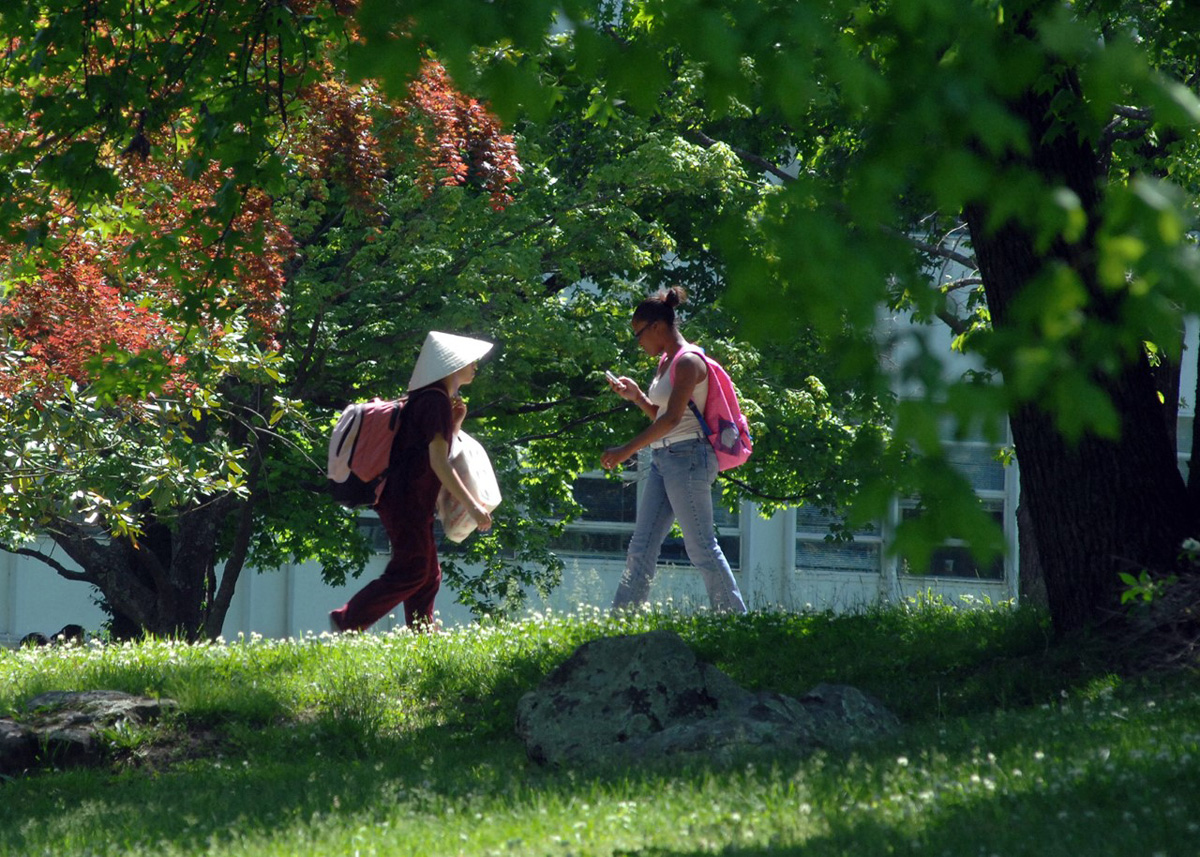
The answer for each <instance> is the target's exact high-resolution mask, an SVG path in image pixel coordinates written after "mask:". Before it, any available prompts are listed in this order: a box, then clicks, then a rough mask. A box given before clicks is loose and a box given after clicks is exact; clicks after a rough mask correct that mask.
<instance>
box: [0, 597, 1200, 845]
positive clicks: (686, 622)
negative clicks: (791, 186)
mask: <svg viewBox="0 0 1200 857" xmlns="http://www.w3.org/2000/svg"><path fill="white" fill-rule="evenodd" d="M663 627H666V628H672V629H674V630H676V631H678V632H679V633H680V634H681V635H682V636H683V637H684V639H685V640H687V641H688V643H689V644H691V645H692V646H693V648H695V649H696V651H697V652H698V653H699V654H700V656H701V657H703V658H704V659H706V660H709V661H711V662H713V663H715V664H717V665H718V666H719V667H721V668H722V669H723V670H725V671H726V672H727V673H729V674H730V675H731V676H733V677H734V678H735V679H736V680H737V681H739V682H740V683H742V684H743V685H745V686H747V687H750V688H752V689H772V690H778V691H781V692H783V693H787V694H791V695H799V694H801V693H803V692H804V691H805V690H807V689H808V688H810V687H812V686H813V685H814V684H816V683H818V682H821V681H834V682H840V683H847V684H853V685H855V686H857V687H859V688H861V689H863V690H866V691H868V692H870V693H872V694H874V695H875V696H877V697H879V698H880V699H882V700H883V701H884V702H885V703H886V704H887V705H888V706H889V707H890V708H892V710H893V711H895V712H896V713H897V714H898V715H899V716H900V717H901V719H902V720H903V721H904V722H905V728H904V730H903V732H902V734H901V735H899V736H898V737H896V738H894V739H890V740H888V741H887V742H885V743H880V744H875V745H871V746H869V747H862V748H859V749H858V750H856V751H854V752H846V753H818V754H816V755H811V756H807V757H802V756H796V757H794V758H786V757H777V758H772V759H767V760H764V759H761V758H758V759H749V758H747V759H745V760H743V761H742V762H741V763H739V764H736V765H731V766H728V767H720V768H717V767H705V766H699V765H692V766H688V767H683V766H680V765H673V766H672V765H664V764H651V765H649V766H648V767H646V768H643V769H638V770H616V769H612V770H602V771H601V770H545V769H542V768H539V767H537V766H535V765H533V764H532V763H530V762H528V761H527V760H526V758H525V755H524V751H523V748H522V747H521V745H520V744H519V742H518V741H517V740H516V738H515V737H514V734H513V728H512V723H513V715H514V712H515V708H516V703H517V700H518V699H519V697H520V695H521V694H522V693H523V692H524V691H525V690H527V689H529V688H530V687H532V686H533V685H535V684H536V683H537V681H538V680H539V678H540V677H541V676H543V675H545V673H546V672H548V671H549V670H550V669H551V668H552V667H553V666H554V665H555V664H557V663H559V662H560V661H561V660H563V659H564V658H566V657H567V655H569V654H570V652H571V651H573V650H574V648H575V647H576V646H577V645H579V644H580V643H582V642H584V641H586V640H589V639H593V638H595V637H597V636H600V635H607V634H618V633H634V632H638V631H643V630H649V629H652V628H663ZM1100 662H1101V660H1100V659H1099V658H1093V657H1091V656H1090V655H1089V646H1087V645H1086V644H1081V643H1076V644H1074V645H1072V646H1070V647H1064V646H1053V645H1051V644H1050V642H1049V640H1048V636H1047V633H1046V624H1045V621H1044V617H1043V616H1041V615H1039V614H1037V613H1036V612H1033V611H1030V610H1024V609H1022V610H1016V609H1012V608H1007V607H996V608H991V609H972V610H953V609H950V608H948V607H946V606H944V605H941V604H937V603H931V604H922V605H919V606H913V605H909V606H907V607H904V608H892V609H881V610H878V611H873V612H870V613H867V614H863V615H853V616H834V615H831V614H827V613H806V614H798V615H797V614H769V613H761V614H752V615H750V616H746V617H715V616H711V615H707V614H700V615H695V616H680V615H674V614H646V615H643V616H638V617H634V618H629V619H623V620H619V621H618V620H613V619H610V618H609V617H607V616H605V615H603V614H600V613H591V612H586V611H585V612H581V613H579V614H576V615H572V616H558V617H554V616H552V617H541V618H538V619H536V620H528V621H522V622H516V623H497V624H494V625H487V626H483V627H474V628H471V629H466V630H462V631H454V632H448V633H443V634H440V635H435V636H423V637H418V636H413V635H410V634H407V633H396V634H391V635H387V636H375V635H362V636H349V637H340V638H331V637H328V636H325V635H322V636H321V637H312V638H307V639H303V640H288V641H267V640H259V639H253V640H239V641H237V642H231V643H219V644H213V645H200V646H186V645H180V644H174V643H167V642H146V643H141V644H136V645H133V644H130V645H122V646H107V647H106V646H100V645H88V646H85V647H83V648H78V649H40V650H25V651H21V652H3V653H0V713H2V714H7V715H13V714H15V713H16V712H17V711H18V710H19V708H20V706H21V705H22V704H23V703H24V701H25V700H27V699H29V698H30V697H31V696H33V695H34V694H36V693H40V692H42V691H46V690H86V689H91V688H113V689H118V690H126V691H130V692H136V693H146V694H150V695H161V696H169V697H172V698H174V699H176V700H178V701H179V703H180V713H179V715H178V716H177V717H175V718H173V719H172V720H171V721H170V722H168V723H165V724H163V725H161V726H159V727H156V728H153V729H149V730H145V731H140V732H131V731H129V730H121V731H114V732H113V733H112V734H111V735H110V736H109V738H108V740H109V742H110V744H111V746H112V752H113V762H112V764H111V765H110V766H109V767H107V768H104V769H100V770H61V771H59V770H45V771H39V772H36V773H33V774H32V775H30V776H26V777H22V778H18V779H14V780H8V781H5V782H2V783H0V855H14V857H15V855H21V857H31V855H56V857H57V856H58V855H130V854H138V855H255V857H258V855H263V857H265V855H289V857H290V855H347V857H353V855H359V857H366V855H409V854H414V855H418V854H419V855H426V854H428V855H457V854H466V855H490V854H495V855H520V854H545V855H564V857H566V855H634V854H641V855H646V857H667V855H692V854H709V853H720V854H725V855H753V854H803V855H806V857H810V855H811V857H824V855H876V854H878V855H950V857H966V855H983V856H984V857H986V855H1004V857H1009V855H1026V854H1027V855H1064V857H1066V855H1069V857H1082V855H1121V857H1128V855H1145V856H1146V857H1152V855H1170V857H1190V855H1200V689H1198V688H1197V686H1196V679H1195V675H1194V674H1191V673H1182V672H1180V673H1173V674H1171V675H1167V676H1157V677H1153V678H1147V677H1143V678H1139V679H1136V680H1122V679H1120V678H1118V677H1116V676H1114V675H1111V674H1108V673H1106V672H1105V671H1104V670H1103V669H1102V668H1100V667H1098V666H1097V664H1099V663H1100Z"/></svg>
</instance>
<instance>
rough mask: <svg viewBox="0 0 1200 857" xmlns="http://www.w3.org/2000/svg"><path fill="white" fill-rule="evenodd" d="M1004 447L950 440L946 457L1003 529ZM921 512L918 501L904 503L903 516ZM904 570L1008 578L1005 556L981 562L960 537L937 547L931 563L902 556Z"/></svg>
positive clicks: (914, 573) (994, 578) (988, 578)
mask: <svg viewBox="0 0 1200 857" xmlns="http://www.w3.org/2000/svg"><path fill="white" fill-rule="evenodd" d="M1000 449H1001V447H1000V446H998V445H996V444H991V443H985V442H982V441H974V442H972V441H967V442H958V443H948V444H946V457H947V459H948V460H949V461H950V463H951V464H952V465H953V466H954V468H955V469H956V470H958V472H959V473H961V474H962V475H963V476H965V477H966V479H967V481H968V482H970V483H971V487H972V488H973V489H975V496H976V497H978V498H979V500H980V502H981V503H982V504H983V510H984V512H985V513H987V515H988V516H989V517H991V519H992V520H993V521H995V522H996V525H997V526H998V527H1000V529H1001V530H1004V528H1005V520H1006V518H1009V517H1012V516H1009V515H1007V514H1006V512H1007V511H1009V510H1007V509H1006V505H1007V503H1008V500H1007V496H1008V495H1007V493H1006V492H1005V487H1004V482H1005V468H1004V464H1003V463H1002V462H1001V461H1000V459H999V453H1000ZM920 514H921V510H920V508H919V507H918V504H917V503H916V501H909V500H905V501H902V502H901V503H900V518H901V519H902V520H912V519H913V518H916V517H917V516H918V515H920ZM899 571H900V573H901V574H908V575H914V576H921V577H925V576H929V577H948V578H966V579H970V580H1004V558H1003V557H996V558H995V559H994V560H992V561H991V562H989V563H986V564H983V565H981V564H980V563H979V561H978V560H977V559H976V558H975V557H974V556H973V555H972V554H971V551H970V550H968V549H967V546H966V544H965V543H964V542H963V541H961V540H958V539H949V540H947V541H946V542H944V543H943V544H941V545H940V546H938V547H937V548H935V549H934V552H933V555H932V556H931V557H930V560H929V564H928V565H926V566H925V567H924V568H915V567H914V566H913V565H912V564H911V563H910V562H909V561H908V560H907V559H906V558H904V557H901V558H900V568H899Z"/></svg>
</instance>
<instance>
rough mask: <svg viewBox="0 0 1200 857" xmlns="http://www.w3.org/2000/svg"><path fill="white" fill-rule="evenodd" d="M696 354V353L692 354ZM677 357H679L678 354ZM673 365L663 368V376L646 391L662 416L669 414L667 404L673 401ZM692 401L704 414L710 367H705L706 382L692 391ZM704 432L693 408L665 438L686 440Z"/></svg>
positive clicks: (689, 409) (684, 413)
mask: <svg viewBox="0 0 1200 857" xmlns="http://www.w3.org/2000/svg"><path fill="white" fill-rule="evenodd" d="M690 353H693V354H694V353H695V352H690ZM675 356H676V357H678V356H679V355H678V354H676V355H675ZM671 390H672V386H671V364H670V363H668V364H667V365H665V366H664V367H663V371H662V374H661V375H655V376H654V380H653V381H651V382H650V389H649V390H647V391H646V398H648V399H649V400H650V401H651V402H652V403H653V404H655V405H658V413H659V415H660V416H661V415H662V414H665V413H666V412H667V403H668V402H670V401H671ZM692 401H693V402H695V403H696V407H697V408H699V409H700V413H704V405H705V404H706V403H707V402H708V366H707V365H706V366H705V367H704V380H703V381H701V382H700V383H699V384H697V385H696V386H695V388H694V389H693V390H692ZM703 434H704V433H703V432H702V431H701V429H700V420H698V419H696V415H695V414H694V413H692V409H691V408H687V409H686V410H684V412H683V419H681V420H680V421H679V425H677V426H675V428H674V429H673V430H672V431H671V432H670V433H669V434H667V435H665V436H664V437H665V438H666V439H667V440H671V441H674V440H684V439H686V438H690V437H701V436H703Z"/></svg>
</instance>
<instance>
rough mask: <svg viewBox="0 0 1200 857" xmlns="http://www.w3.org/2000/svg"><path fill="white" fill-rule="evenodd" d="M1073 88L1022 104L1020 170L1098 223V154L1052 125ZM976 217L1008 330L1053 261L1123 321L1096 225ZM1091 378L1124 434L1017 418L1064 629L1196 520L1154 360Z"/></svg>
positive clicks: (1094, 313)
mask: <svg viewBox="0 0 1200 857" xmlns="http://www.w3.org/2000/svg"><path fill="white" fill-rule="evenodd" d="M1063 95H1065V96H1066V97H1068V98H1070V97H1074V95H1075V93H1074V92H1073V87H1072V81H1071V80H1070V79H1069V77H1065V76H1064V78H1063V79H1061V80H1060V87H1059V90H1058V91H1055V90H1054V89H1053V88H1051V87H1047V88H1046V89H1044V90H1041V91H1039V92H1030V93H1027V94H1026V95H1025V96H1024V97H1023V98H1021V99H1020V100H1019V101H1017V102H1016V103H1014V104H1013V105H1012V106H1013V109H1014V112H1015V113H1017V114H1018V115H1019V116H1020V117H1021V118H1023V119H1024V120H1025V121H1026V122H1027V123H1028V127H1029V139H1030V152H1031V154H1030V155H1029V156H1028V160H1025V161H1024V162H1023V163H1021V166H1022V167H1024V168H1026V169H1030V168H1031V169H1032V170H1034V171H1035V172H1036V173H1037V174H1038V175H1040V176H1041V177H1042V178H1043V181H1044V182H1045V183H1046V185H1048V186H1051V187H1056V186H1066V187H1068V188H1070V189H1071V190H1072V191H1074V192H1075V193H1076V194H1077V195H1078V197H1079V198H1080V200H1081V201H1082V203H1083V207H1084V210H1085V211H1086V212H1087V213H1088V215H1089V222H1090V223H1092V224H1094V223H1095V222H1096V217H1097V215H1098V210H1099V203H1100V192H1099V188H1100V182H1101V178H1102V176H1101V174H1100V159H1099V158H1098V157H1097V155H1096V152H1095V151H1094V149H1093V148H1092V147H1091V146H1090V145H1089V144H1088V143H1087V142H1086V141H1084V140H1082V139H1080V138H1079V137H1078V135H1076V134H1075V133H1073V132H1072V130H1071V129H1070V128H1069V126H1068V127H1067V128H1066V129H1065V131H1064V129H1063V127H1061V126H1059V127H1056V128H1054V129H1053V131H1052V129H1051V124H1052V123H1051V119H1052V112H1051V102H1052V100H1053V99H1054V98H1055V97H1056V96H1063ZM966 214H967V221H968V224H969V226H970V229H971V237H972V243H973V246H974V249H975V252H976V256H977V259H978V261H979V268H980V272H981V274H982V277H983V283H984V290H985V292H986V295H987V300H988V307H989V309H990V310H991V313H992V320H993V324H994V326H995V329H996V331H997V332H998V333H1003V332H1005V331H1006V330H1007V331H1012V330H1016V329H1017V328H1018V327H1019V326H1020V325H1022V320H1021V318H1019V317H1018V315H1017V313H1015V312H1014V309H1015V308H1016V307H1017V306H1018V305H1019V300H1020V299H1021V298H1022V297H1027V295H1028V292H1027V291H1026V290H1027V287H1029V286H1030V285H1031V284H1032V283H1034V282H1035V281H1036V279H1037V278H1038V276H1039V275H1040V274H1042V273H1043V272H1044V271H1045V270H1046V269H1047V268H1048V267H1050V266H1052V265H1066V266H1069V267H1070V268H1071V270H1073V271H1074V272H1075V273H1076V274H1077V275H1078V276H1079V278H1080V280H1081V281H1082V283H1083V285H1084V287H1085V288H1086V289H1087V290H1088V294H1089V298H1090V302H1089V304H1088V306H1087V307H1086V308H1085V312H1086V313H1087V316H1088V318H1089V319H1090V320H1091V321H1093V322H1095V323H1115V322H1116V321H1117V317H1118V314H1119V304H1118V303H1117V301H1119V299H1120V296H1119V295H1118V296H1115V297H1114V296H1112V295H1111V294H1106V293H1105V292H1104V291H1103V290H1102V289H1101V288H1100V287H1099V285H1098V279H1097V276H1096V272H1095V270H1094V268H1093V265H1094V259H1095V255H1094V253H1093V250H1094V240H1095V236H1094V233H1093V232H1091V231H1089V232H1088V234H1086V235H1085V236H1084V237H1083V238H1082V239H1081V240H1080V241H1078V242H1076V243H1073V244H1067V243H1058V244H1056V245H1053V246H1051V247H1050V248H1049V249H1048V250H1046V251H1042V252H1039V251H1038V249H1037V247H1036V243H1035V240H1034V236H1033V235H1032V234H1031V233H1030V232H1029V231H1027V230H1026V229H1025V228H1023V227H1020V226H1016V225H1013V224H1012V223H1011V221H1010V222H1009V223H1008V224H1007V225H1005V226H1003V227H1001V228H999V229H995V230H989V229H988V228H987V226H986V224H987V223H988V214H989V211H988V208H987V203H986V202H982V203H980V204H977V205H975V206H972V207H970V208H969V209H968V211H967V212H966ZM1024 335H1025V336H1026V337H1028V336H1029V335H1030V333H1029V331H1024ZM1051 347H1060V346H1058V345H1057V344H1056V345H1053V346H1051ZM1011 357H1012V355H1011V353H1000V352H997V353H995V354H992V355H991V358H992V360H993V362H994V363H995V364H996V365H997V367H998V368H1000V369H1001V371H1002V372H1006V373H1007V372H1009V371H1011V370H1012V369H1013V366H1012V365H1011V363H1009V362H1008V361H1009V360H1010V359H1011ZM1093 380H1094V381H1095V383H1097V384H1098V385H1099V386H1100V387H1101V389H1103V390H1104V391H1105V392H1106V393H1107V394H1108V396H1109V397H1110V398H1111V401H1112V404H1113V406H1114V407H1115V408H1116V411H1117V413H1118V414H1119V415H1120V436H1119V437H1118V438H1117V439H1115V440H1108V439H1104V438H1101V437H1098V436H1096V435H1093V434H1084V435H1083V436H1082V437H1081V438H1080V439H1079V440H1078V441H1076V442H1068V441H1067V440H1066V439H1064V437H1063V436H1062V435H1061V434H1060V433H1059V431H1058V430H1057V427H1056V425H1055V422H1054V417H1053V416H1052V415H1051V414H1050V413H1048V412H1047V411H1046V410H1043V409H1042V408H1041V407H1039V405H1038V404H1037V403H1036V402H1034V403H1028V404H1025V405H1022V406H1020V407H1018V408H1016V410H1015V411H1013V412H1012V413H1011V414H1010V419H1011V424H1012V432H1013V439H1014V442H1015V446H1016V453H1017V459H1018V461H1019V462H1020V467H1021V485H1022V488H1023V492H1022V498H1023V502H1028V506H1029V508H1028V512H1029V518H1030V521H1031V522H1032V525H1033V531H1034V538H1035V540H1036V544H1037V547H1038V553H1039V557H1040V560H1041V566H1042V570H1043V574H1044V578H1045V583H1046V594H1047V598H1048V601H1049V607H1050V613H1051V616H1052V619H1053V622H1054V626H1055V629H1056V630H1057V631H1058V632H1060V633H1066V632H1071V631H1074V630H1077V629H1080V628H1083V627H1086V626H1093V625H1096V624H1098V623H1100V622H1102V621H1103V620H1105V619H1106V618H1108V617H1110V616H1112V615H1114V614H1115V613H1116V612H1117V611H1118V608H1119V601H1120V599H1119V593H1120V588H1121V582H1120V579H1119V577H1118V573H1119V572H1122V571H1129V572H1133V573H1137V572H1138V571H1140V570H1141V569H1164V568H1168V567H1171V566H1172V565H1173V564H1174V562H1175V560H1176V557H1177V555H1178V551H1179V545H1180V542H1181V541H1182V539H1183V538H1184V537H1185V536H1187V535H1188V534H1189V533H1190V532H1191V526H1192V522H1193V520H1194V512H1193V510H1192V508H1191V504H1190V501H1189V498H1188V495H1187V491H1186V489H1185V486H1184V482H1183V479H1182V478H1181V476H1180V474H1179V471H1178V468H1177V467H1176V462H1175V449H1174V445H1173V443H1172V442H1171V441H1170V438H1169V436H1168V432H1167V427H1166V422H1165V420H1164V416H1163V409H1162V406H1161V404H1160V402H1159V400H1158V394H1157V390H1156V388H1155V383H1154V378H1153V375H1152V373H1151V371H1150V367H1149V365H1148V362H1147V360H1146V358H1145V355H1144V354H1143V355H1140V356H1139V357H1138V359H1136V360H1134V361H1133V362H1132V363H1130V364H1128V365H1126V366H1125V367H1124V368H1123V369H1122V370H1121V371H1120V372H1119V373H1118V374H1115V375H1106V376H1101V375H1099V374H1094V375H1093Z"/></svg>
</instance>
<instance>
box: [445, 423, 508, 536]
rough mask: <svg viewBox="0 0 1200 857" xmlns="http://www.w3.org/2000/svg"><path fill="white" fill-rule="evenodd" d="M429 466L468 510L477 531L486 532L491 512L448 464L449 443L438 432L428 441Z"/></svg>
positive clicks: (489, 526)
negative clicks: (477, 528)
mask: <svg viewBox="0 0 1200 857" xmlns="http://www.w3.org/2000/svg"><path fill="white" fill-rule="evenodd" d="M429 466H430V467H432V468H433V472H434V473H436V474H437V478H438V479H439V480H440V481H441V483H442V485H444V486H445V487H446V490H447V491H449V492H450V494H451V495H452V496H453V497H454V499H455V500H457V501H458V502H460V503H462V504H463V506H464V507H465V508H466V509H468V510H469V511H470V513H471V517H472V518H473V519H474V520H475V524H476V526H478V527H479V531H480V532H487V531H488V530H489V529H491V526H492V515H491V513H490V512H488V510H487V509H485V508H484V507H483V504H482V503H480V502H479V501H478V500H476V499H475V496H474V495H473V494H472V493H471V492H470V491H468V490H467V486H466V485H463V482H462V479H460V478H459V476H458V471H456V470H455V469H454V468H453V467H451V466H450V444H448V443H447V442H446V438H444V437H442V435H440V434H438V435H434V437H433V440H431V441H430V442H429Z"/></svg>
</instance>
